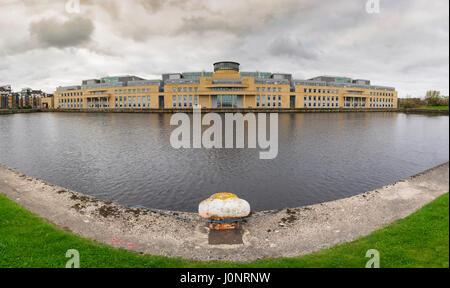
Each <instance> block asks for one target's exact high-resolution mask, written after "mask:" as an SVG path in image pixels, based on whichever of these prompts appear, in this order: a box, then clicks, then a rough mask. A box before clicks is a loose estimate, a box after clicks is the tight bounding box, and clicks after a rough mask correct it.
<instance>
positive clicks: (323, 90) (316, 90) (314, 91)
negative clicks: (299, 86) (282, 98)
mask: <svg viewBox="0 0 450 288" xmlns="http://www.w3.org/2000/svg"><path fill="white" fill-rule="evenodd" d="M303 92H305V93H308V92H309V93H324V94H339V90H329V89H328V90H325V89H314V88H309V89H308V88H305V89H303Z"/></svg>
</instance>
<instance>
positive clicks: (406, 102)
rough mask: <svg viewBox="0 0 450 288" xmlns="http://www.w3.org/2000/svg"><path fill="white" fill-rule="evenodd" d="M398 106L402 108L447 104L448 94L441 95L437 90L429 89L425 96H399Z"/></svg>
mask: <svg viewBox="0 0 450 288" xmlns="http://www.w3.org/2000/svg"><path fill="white" fill-rule="evenodd" d="M399 106H400V107H402V108H420V107H427V106H448V96H441V93H440V92H439V91H434V90H430V91H428V92H427V94H426V95H425V98H424V99H422V98H410V97H407V98H399Z"/></svg>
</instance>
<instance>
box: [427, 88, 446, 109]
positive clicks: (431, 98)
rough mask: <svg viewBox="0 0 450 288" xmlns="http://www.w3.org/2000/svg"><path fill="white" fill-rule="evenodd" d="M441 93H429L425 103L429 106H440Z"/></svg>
mask: <svg viewBox="0 0 450 288" xmlns="http://www.w3.org/2000/svg"><path fill="white" fill-rule="evenodd" d="M441 100H442V99H441V92H439V91H436V90H430V91H427V94H426V95H425V102H426V103H427V105H428V106H439V105H440V104H441Z"/></svg>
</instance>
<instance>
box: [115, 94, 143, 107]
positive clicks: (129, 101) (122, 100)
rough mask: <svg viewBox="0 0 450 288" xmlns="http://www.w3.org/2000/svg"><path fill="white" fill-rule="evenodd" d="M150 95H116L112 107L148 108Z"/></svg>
mask: <svg viewBox="0 0 450 288" xmlns="http://www.w3.org/2000/svg"><path fill="white" fill-rule="evenodd" d="M150 99H151V97H150V96H128V97H127V96H123V97H116V98H115V101H114V107H116V108H150V103H151V101H150Z"/></svg>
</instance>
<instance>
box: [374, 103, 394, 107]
mask: <svg viewBox="0 0 450 288" xmlns="http://www.w3.org/2000/svg"><path fill="white" fill-rule="evenodd" d="M370 108H394V104H375V103H370Z"/></svg>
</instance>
